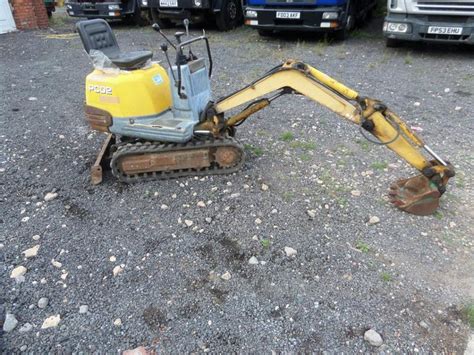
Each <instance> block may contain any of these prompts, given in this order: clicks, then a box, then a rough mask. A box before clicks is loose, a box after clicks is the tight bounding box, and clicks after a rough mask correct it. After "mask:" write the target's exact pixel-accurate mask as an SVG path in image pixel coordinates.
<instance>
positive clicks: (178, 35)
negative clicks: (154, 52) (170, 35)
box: [174, 32, 185, 43]
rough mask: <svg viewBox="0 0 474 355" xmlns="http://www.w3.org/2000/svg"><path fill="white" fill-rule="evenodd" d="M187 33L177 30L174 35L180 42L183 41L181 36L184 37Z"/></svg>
mask: <svg viewBox="0 0 474 355" xmlns="http://www.w3.org/2000/svg"><path fill="white" fill-rule="evenodd" d="M184 35H185V33H184V32H176V33H175V34H174V36H175V37H176V40H177V41H178V43H181V37H183V36H184Z"/></svg>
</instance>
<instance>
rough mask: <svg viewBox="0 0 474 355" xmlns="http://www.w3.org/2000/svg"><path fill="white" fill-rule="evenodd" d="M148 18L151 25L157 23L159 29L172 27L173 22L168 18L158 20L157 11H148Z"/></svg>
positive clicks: (152, 9) (154, 9)
mask: <svg viewBox="0 0 474 355" xmlns="http://www.w3.org/2000/svg"><path fill="white" fill-rule="evenodd" d="M150 18H151V20H152V22H153V23H157V24H158V26H160V28H170V27H173V22H171V20H170V19H168V18H160V16H159V11H158V10H157V9H156V8H151V9H150Z"/></svg>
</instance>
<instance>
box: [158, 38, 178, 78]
mask: <svg viewBox="0 0 474 355" xmlns="http://www.w3.org/2000/svg"><path fill="white" fill-rule="evenodd" d="M160 48H161V50H162V51H163V52H164V53H165V57H166V60H167V61H168V65H169V66H170V69H171V70H170V72H171V75H172V76H173V80H174V81H175V82H176V77H175V76H174V71H173V66H172V65H171V61H170V57H168V45H167V44H166V43H163V44H162V45H161V46H160Z"/></svg>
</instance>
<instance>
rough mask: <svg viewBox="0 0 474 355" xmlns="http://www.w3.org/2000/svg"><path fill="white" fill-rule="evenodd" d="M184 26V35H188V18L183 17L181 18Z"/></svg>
mask: <svg viewBox="0 0 474 355" xmlns="http://www.w3.org/2000/svg"><path fill="white" fill-rule="evenodd" d="M183 24H184V28H186V37H189V20H188V19H187V18H185V19H184V20H183Z"/></svg>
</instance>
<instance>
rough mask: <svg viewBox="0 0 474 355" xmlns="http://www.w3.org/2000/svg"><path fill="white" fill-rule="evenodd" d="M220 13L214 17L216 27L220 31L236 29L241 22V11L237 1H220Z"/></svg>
mask: <svg viewBox="0 0 474 355" xmlns="http://www.w3.org/2000/svg"><path fill="white" fill-rule="evenodd" d="M220 10H221V11H219V12H218V13H217V15H216V26H217V28H218V29H219V30H220V31H229V30H232V29H234V28H235V27H237V26H238V25H239V24H240V22H241V20H242V9H241V6H240V1H238V0H222V6H221V9H220Z"/></svg>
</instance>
